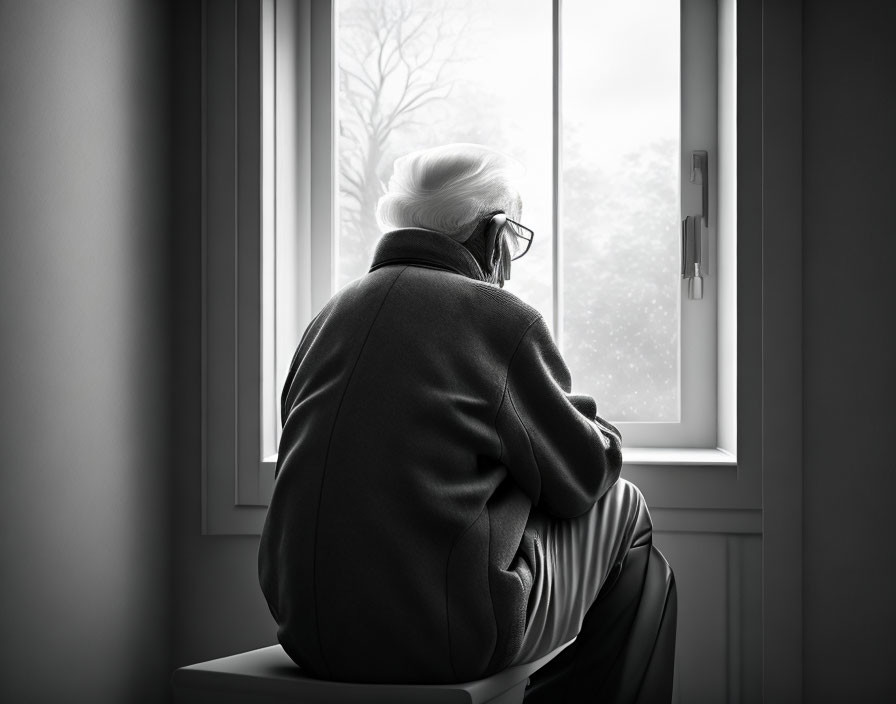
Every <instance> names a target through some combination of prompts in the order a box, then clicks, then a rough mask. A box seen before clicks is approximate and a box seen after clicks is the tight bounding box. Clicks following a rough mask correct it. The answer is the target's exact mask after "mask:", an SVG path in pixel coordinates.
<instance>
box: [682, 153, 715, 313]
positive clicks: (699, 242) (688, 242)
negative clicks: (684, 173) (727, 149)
mask: <svg viewBox="0 0 896 704" xmlns="http://www.w3.org/2000/svg"><path fill="white" fill-rule="evenodd" d="M690 180H691V183H694V184H697V185H698V186H700V187H701V190H702V199H701V212H700V214H699V215H688V216H687V217H685V219H684V220H682V221H681V278H683V279H687V280H688V298H689V299H691V300H700V299H702V298H703V277H704V276H706V275H707V274H709V267H708V266H707V254H708V251H707V246H706V241H705V232H706V231H705V229H704V227H706V228H708V227H709V161H708V158H707V154H706V152H705V151H694V152H691V179H690Z"/></svg>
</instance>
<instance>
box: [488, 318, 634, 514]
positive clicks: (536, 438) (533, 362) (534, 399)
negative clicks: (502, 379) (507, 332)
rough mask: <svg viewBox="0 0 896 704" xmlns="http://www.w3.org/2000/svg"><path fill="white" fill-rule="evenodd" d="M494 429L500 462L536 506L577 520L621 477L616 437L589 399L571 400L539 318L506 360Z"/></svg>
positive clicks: (568, 383)
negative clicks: (503, 381)
mask: <svg viewBox="0 0 896 704" xmlns="http://www.w3.org/2000/svg"><path fill="white" fill-rule="evenodd" d="M495 426H496V429H497V432H498V436H499V439H500V442H501V461H502V462H503V463H504V464H505V465H506V466H507V468H508V471H509V472H510V474H511V476H512V477H513V478H514V479H515V480H516V482H517V483H518V484H519V485H520V486H521V487H522V489H523V490H524V491H525V492H526V494H528V496H529V498H530V499H531V500H532V502H533V504H536V505H538V506H540V507H541V508H542V509H543V510H545V511H547V512H548V513H550V514H552V515H554V516H557V517H558V518H572V517H574V516H578V515H580V514H582V513H584V512H585V511H587V510H588V509H590V508H591V506H593V505H594V502H595V501H597V500H598V499H599V498H600V497H601V496H603V494H604V493H606V491H607V490H608V489H609V488H610V487H611V486H613V484H614V483H615V482H616V480H617V479H618V478H619V473H620V471H621V469H622V451H621V436H620V434H619V431H618V430H617V429H616V428H615V427H613V426H612V425H610V424H609V423H607V422H606V421H604V420H603V419H601V418H599V417H598V416H597V406H596V404H595V401H594V399H593V398H591V397H590V396H584V395H579V394H573V393H571V379H570V374H569V369H568V367H567V366H566V363H565V362H564V361H563V358H562V357H561V356H560V351H559V350H558V349H557V346H556V345H555V344H554V341H553V339H552V338H551V334H550V332H549V330H548V328H547V325H545V323H544V320H543V319H542V318H540V317H539V318H538V319H537V320H536V321H535V322H534V323H532V325H530V326H529V328H528V330H527V331H526V333H525V334H524V335H523V337H522V339H521V340H520V342H519V345H518V346H517V348H516V351H515V352H514V354H513V357H512V358H511V361H510V364H509V366H508V370H507V379H506V383H505V386H504V395H503V398H502V400H501V405H500V408H499V410H498V415H497V420H496V424H495Z"/></svg>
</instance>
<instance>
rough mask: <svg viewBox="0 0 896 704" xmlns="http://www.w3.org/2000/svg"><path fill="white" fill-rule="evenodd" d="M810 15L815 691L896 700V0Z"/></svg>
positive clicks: (807, 222) (834, 698)
mask: <svg viewBox="0 0 896 704" xmlns="http://www.w3.org/2000/svg"><path fill="white" fill-rule="evenodd" d="M803 13H804V18H803V28H804V29H803V150H804V152H803V154H804V165H803V218H804V219H803V268H804V279H803V282H804V289H803V296H804V298H803V300H804V305H803V321H804V323H803V324H804V329H803V333H804V337H803V345H804V347H803V349H804V362H803V364H804V366H803V374H804V389H805V396H804V467H803V501H804V505H803V512H804V513H803V515H804V533H803V539H804V543H803V545H804V563H803V568H804V569H803V615H804V631H803V648H804V658H805V659H804V693H805V701H807V702H846V701H855V702H861V701H869V702H870V701H885V700H886V701H896V677H894V676H893V663H892V656H893V652H894V650H893V639H894V638H896V600H894V598H893V595H894V594H896V559H894V556H896V551H894V547H893V540H894V538H896V504H894V501H896V498H894V497H896V481H894V477H896V455H894V445H893V435H894V428H896V412H894V407H896V406H894V403H896V400H894V399H896V383H894V379H896V375H894V364H896V322H894V321H896V312H894V307H896V275H894V265H896V244H894V243H896V210H894V202H896V43H894V42H893V38H894V36H896V4H894V3H891V2H889V1H888V0H877V1H875V2H841V1H839V0H825V1H820V0H813V1H812V2H805V3H803ZM884 693H887V694H889V696H883V695H884Z"/></svg>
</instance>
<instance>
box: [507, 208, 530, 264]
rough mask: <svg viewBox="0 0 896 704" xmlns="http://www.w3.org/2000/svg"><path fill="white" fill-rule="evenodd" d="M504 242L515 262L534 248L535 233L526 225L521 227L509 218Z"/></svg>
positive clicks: (511, 258)
mask: <svg viewBox="0 0 896 704" xmlns="http://www.w3.org/2000/svg"><path fill="white" fill-rule="evenodd" d="M504 233H505V235H504V242H505V244H506V245H507V249H508V250H510V260H511V261H514V260H516V259H519V258H520V257H522V256H523V255H524V254H525V253H526V252H528V251H529V247H531V246H532V240H534V239H535V232H534V231H533V230H530V229H529V228H528V227H526V226H525V225H520V224H519V223H518V222H517V221H516V220H511V219H510V218H507V221H506V223H505V226H504Z"/></svg>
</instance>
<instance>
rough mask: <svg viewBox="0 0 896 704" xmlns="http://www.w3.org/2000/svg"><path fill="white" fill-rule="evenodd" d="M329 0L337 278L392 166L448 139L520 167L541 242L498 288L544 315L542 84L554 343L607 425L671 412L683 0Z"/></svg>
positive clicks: (547, 283)
mask: <svg viewBox="0 0 896 704" xmlns="http://www.w3.org/2000/svg"><path fill="white" fill-rule="evenodd" d="M562 8H563V17H562V32H561V36H562V47H561V66H562V76H557V77H555V76H554V73H553V60H552V52H553V36H554V33H553V22H552V3H549V2H539V3H525V4H522V3H519V2H517V1H515V0H477V1H476V2H472V1H470V2H465V1H464V0H460V1H458V0H453V1H452V0H414V1H412V0H377V1H372V0H341V1H340V2H339V3H338V5H337V17H338V27H337V32H336V42H337V44H336V46H337V63H338V67H339V99H338V118H337V119H338V134H339V142H338V154H339V157H338V158H339V196H338V217H337V221H338V234H337V237H336V240H337V241H336V252H337V254H336V282H335V284H336V286H337V287H341V286H343V285H345V284H346V283H348V282H349V281H351V280H353V279H355V278H357V277H358V276H361V275H362V274H363V273H364V272H365V271H366V270H367V268H368V266H369V264H370V260H371V256H372V253H373V248H374V247H375V245H376V242H377V240H378V239H379V237H380V235H381V233H380V231H379V228H378V227H377V225H376V221H375V216H374V212H375V206H376V202H377V200H378V199H379V197H380V195H382V193H383V191H384V188H385V184H386V182H387V181H388V178H389V176H390V174H391V171H392V163H393V161H394V159H395V158H396V157H398V156H400V155H402V154H405V153H407V152H408V151H411V150H414V149H419V148H424V147H428V146H435V145H438V144H444V143H447V142H477V143H480V144H485V145H488V146H491V147H494V148H496V149H499V150H501V151H503V152H505V153H507V154H509V155H511V156H513V157H515V158H516V159H518V160H519V161H520V162H521V163H522V164H523V165H524V167H525V170H526V180H525V182H524V184H523V193H522V195H523V216H522V218H521V220H522V222H523V224H525V225H527V226H528V227H531V228H532V229H533V230H535V233H536V235H535V244H534V245H533V247H532V249H531V250H530V252H529V253H528V254H527V255H526V257H524V258H523V259H521V260H519V261H518V262H515V264H514V266H513V274H512V279H511V280H510V282H508V284H507V288H508V289H509V290H511V291H513V292H514V293H516V294H517V295H519V296H520V297H521V298H523V299H524V300H526V301H528V302H529V303H531V304H532V305H534V306H535V307H536V308H538V309H539V310H540V311H541V312H542V314H543V315H544V316H545V318H546V320H547V321H548V324H549V325H553V321H552V314H553V300H552V295H553V291H554V282H553V280H552V277H553V262H552V254H553V237H554V233H553V231H552V230H553V228H552V217H553V213H552V190H553V184H552V176H551V174H552V164H553V158H554V155H553V153H552V143H553V138H552V135H553V119H554V110H553V85H554V81H555V79H556V80H559V81H561V95H562V104H561V106H560V113H561V118H560V119H561V124H560V129H561V135H562V140H561V142H562V145H563V153H562V154H561V155H559V159H560V164H561V173H562V178H561V182H560V200H561V220H560V235H559V236H560V237H561V238H562V244H563V246H562V252H563V259H562V261H561V262H560V267H561V274H562V286H561V287H560V291H561V295H562V300H561V301H560V306H559V310H560V311H561V315H562V321H561V322H562V326H561V327H562V330H563V334H562V345H563V352H564V356H565V358H566V360H567V362H568V363H569V365H570V367H571V370H572V373H573V379H574V383H575V386H576V388H577V389H578V390H581V391H583V392H587V393H591V394H593V395H595V396H596V397H597V398H598V399H599V401H600V411H601V414H602V415H604V416H605V417H608V418H610V419H612V420H615V421H629V422H676V421H678V420H679V416H680V388H679V386H680V385H679V342H680V341H679V330H680V316H679V305H680V302H679V295H680V286H681V284H680V278H679V259H678V257H679V236H678V232H679V222H680V220H679V178H680V176H679V173H680V171H679V152H680V139H679V121H680V117H679V114H680V104H679V103H680V98H679V95H680V87H679V73H680V68H679V67H680V56H679V51H680V50H679V43H680V34H679V24H680V14H679V3H678V2H674V1H670V0H644V1H643V2H639V3H619V2H610V1H609V0H564V2H563V4H562Z"/></svg>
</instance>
